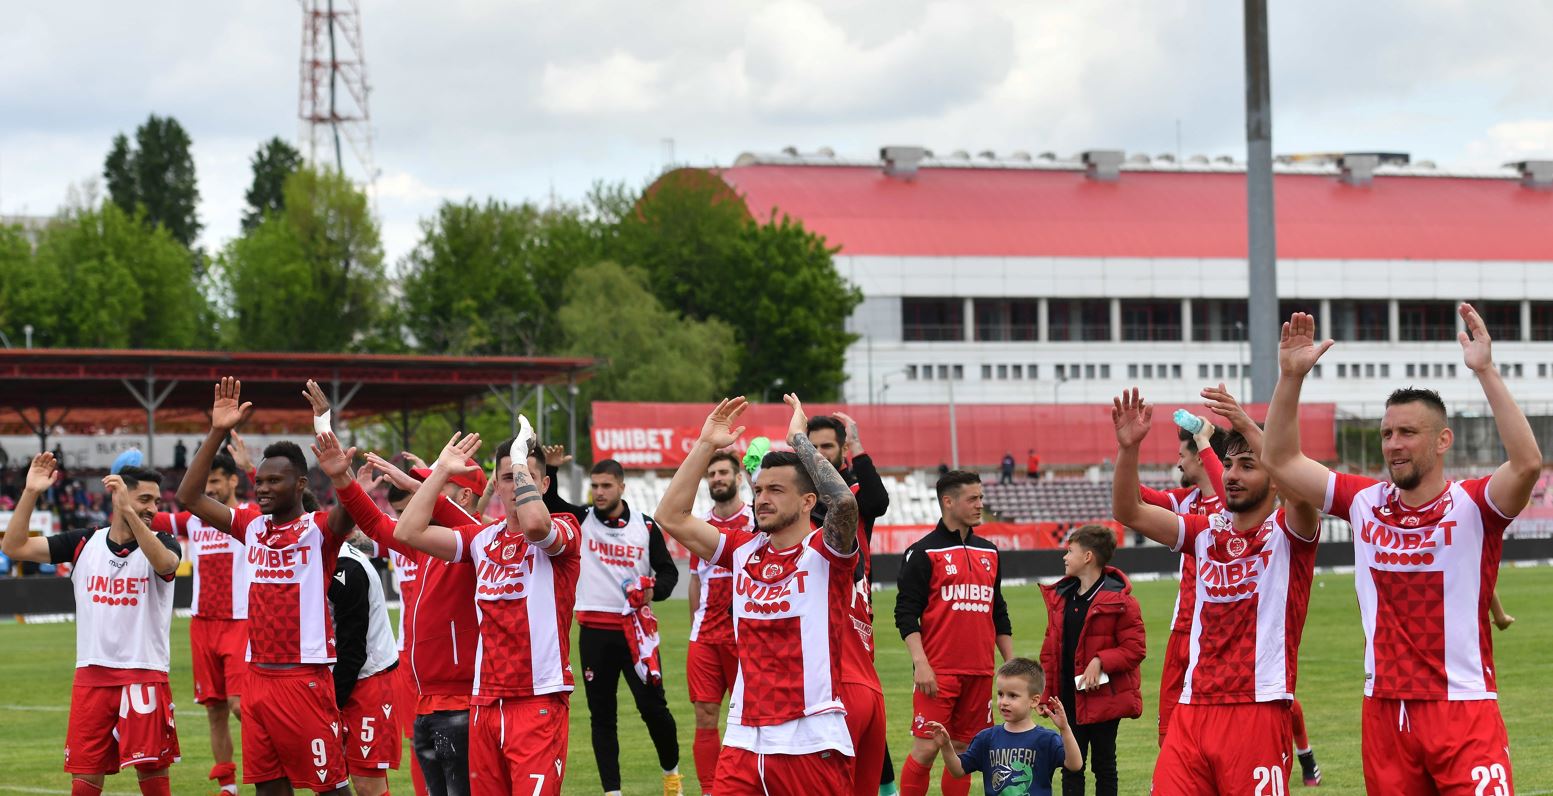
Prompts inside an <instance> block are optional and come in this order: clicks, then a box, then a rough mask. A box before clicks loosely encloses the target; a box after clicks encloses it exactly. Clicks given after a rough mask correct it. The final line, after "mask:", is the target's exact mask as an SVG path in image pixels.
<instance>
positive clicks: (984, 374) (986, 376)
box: [981, 365, 992, 381]
mask: <svg viewBox="0 0 1553 796" xmlns="http://www.w3.org/2000/svg"><path fill="white" fill-rule="evenodd" d="M981 378H982V380H984V381H990V380H991V379H992V366H991V365H982V366H981Z"/></svg>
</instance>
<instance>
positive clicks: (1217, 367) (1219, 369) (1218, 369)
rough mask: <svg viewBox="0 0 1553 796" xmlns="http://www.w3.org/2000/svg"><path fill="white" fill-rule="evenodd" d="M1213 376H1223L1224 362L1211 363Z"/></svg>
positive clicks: (1216, 377)
mask: <svg viewBox="0 0 1553 796" xmlns="http://www.w3.org/2000/svg"><path fill="white" fill-rule="evenodd" d="M1213 377H1214V378H1215V379H1222V378H1224V363H1222V362H1215V363H1214V364H1213Z"/></svg>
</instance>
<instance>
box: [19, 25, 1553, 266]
mask: <svg viewBox="0 0 1553 796" xmlns="http://www.w3.org/2000/svg"><path fill="white" fill-rule="evenodd" d="M337 1H338V2H339V3H340V4H341V5H342V6H343V5H344V3H345V0H337ZM362 5H363V6H364V8H363V12H362V13H363V31H364V48H363V49H364V50H365V54H366V57H367V71H368V76H369V81H370V83H371V85H372V88H373V91H372V94H371V103H370V105H371V113H372V119H373V129H374V136H375V139H374V140H375V150H376V163H377V167H378V169H379V170H380V173H381V177H380V179H379V181H378V197H379V205H378V206H379V211H380V214H381V217H382V222H383V225H384V235H383V237H384V243H385V246H386V248H387V250H388V254H389V258H390V261H391V262H397V260H398V259H399V258H400V257H401V256H402V255H403V254H404V253H405V252H407V251H408V250H409V249H410V248H411V247H413V246H414V244H415V241H416V239H417V237H418V235H419V228H418V220H419V219H420V218H423V217H426V216H428V215H430V214H431V213H432V211H433V210H434V208H435V207H436V206H437V204H438V203H439V202H441V201H443V200H444V199H447V198H462V197H468V196H474V197H480V198H483V197H487V196H495V197H499V198H502V199H506V200H511V201H521V200H524V199H533V200H544V199H546V198H547V197H549V196H551V195H552V194H553V195H555V196H559V197H562V198H577V197H579V196H581V195H582V193H583V192H584V191H585V190H586V189H587V188H588V186H589V185H590V184H592V183H593V182H594V181H596V180H624V181H627V182H630V183H633V184H640V183H643V182H645V181H646V180H648V179H650V178H651V177H652V176H653V175H654V174H656V173H657V172H658V170H659V169H661V168H662V166H663V164H664V163H665V161H666V160H667V158H668V157H669V154H668V153H669V147H668V146H667V145H666V143H665V142H666V140H668V139H672V140H673V149H672V151H673V156H674V158H675V159H676V160H677V161H679V162H689V163H693V164H728V163H730V162H731V161H732V160H733V159H734V158H735V157H736V156H737V155H738V154H739V153H740V152H744V151H767V152H769V151H776V150H779V149H780V148H782V147H784V146H788V145H794V146H797V147H799V148H800V149H803V150H812V149H815V148H818V147H820V146H830V147H833V148H834V149H835V150H836V151H837V153H838V154H841V155H846V156H854V157H864V156H868V155H871V154H873V153H876V152H877V151H878V147H879V146H880V145H881V144H887V143H900V144H922V145H925V146H928V147H930V148H933V149H935V150H937V151H940V152H946V151H949V150H954V149H966V150H969V151H972V152H976V151H980V150H985V149H991V150H995V151H999V152H1007V151H1012V150H1016V149H1023V150H1027V151H1030V152H1039V151H1043V150H1053V151H1056V152H1059V153H1064V154H1068V153H1073V152H1077V151H1079V150H1082V149H1089V148H1119V149H1125V150H1127V151H1129V152H1146V153H1150V154H1157V153H1161V152H1174V151H1175V150H1176V146H1177V144H1176V142H1177V132H1176V131H1177V124H1178V122H1179V126H1180V145H1181V151H1182V152H1183V153H1185V154H1188V155H1189V154H1193V153H1199V152H1201V153H1208V154H1230V155H1234V156H1235V157H1236V158H1237V159H1240V158H1243V157H1244V147H1245V144H1244V127H1243V105H1242V103H1243V97H1244V87H1243V77H1242V75H1243V66H1242V49H1241V30H1242V27H1241V26H1242V21H1241V15H1240V9H1241V3H1239V2H1234V1H1233V0H1218V1H1217V2H1207V0H1150V2H1137V0H1082V1H1081V2H1074V1H1072V0H1064V1H1063V2H1056V1H1054V0H1006V1H992V0H989V1H988V2H981V1H979V0H958V1H957V2H921V1H920V0H883V1H881V0H866V1H865V0H823V2H822V1H821V0H774V1H773V2H750V1H749V0H690V1H688V2H687V1H685V0H655V1H654V2H650V3H643V2H629V3H628V2H593V1H592V0H569V2H554V1H553V0H552V2H534V1H526V0H442V1H440V2H425V1H423V2H410V1H409V0H366V1H365V2H364V3H363V4H362ZM1270 5H1271V6H1273V7H1274V8H1273V10H1272V19H1271V29H1272V59H1273V98H1274V149H1275V150H1276V151H1277V152H1280V153H1284V152H1297V151H1331V150H1345V149H1346V150H1372V149H1383V150H1397V151H1405V152H1411V153H1412V154H1413V156H1414V158H1415V159H1425V158H1426V159H1431V160H1435V161H1436V162H1438V163H1439V164H1440V165H1441V166H1449V167H1464V168H1477V167H1492V166H1497V165H1499V164H1501V163H1503V162H1505V161H1508V160H1513V159H1522V158H1525V157H1528V156H1532V157H1537V156H1540V157H1553V53H1550V51H1549V49H1548V46H1547V41H1548V38H1547V37H1548V32H1549V31H1550V30H1553V3H1547V2H1520V1H1518V0H1516V1H1512V2H1468V1H1467V0H1372V1H1371V2H1366V3H1351V2H1343V1H1340V0H1301V1H1300V2H1274V3H1270ZM301 30H302V13H301V6H300V5H299V4H298V3H296V2H288V1H287V0H223V2H218V3H194V2H187V1H186V0H184V1H179V0H138V2H134V3H122V2H106V1H105V0H84V1H83V2H75V3H25V4H11V6H10V7H8V8H7V9H6V12H5V23H4V25H3V26H0V53H3V54H4V55H3V56H0V215H15V214H32V215H45V214H50V213H52V212H54V210H56V209H57V208H58V207H59V205H60V204H61V203H62V202H63V201H64V199H65V195H66V191H67V190H68V188H69V186H70V185H71V184H73V183H80V182H81V181H82V180H84V179H88V178H99V179H100V177H99V175H100V174H101V171H102V160H103V156H104V154H105V153H106V152H107V149H108V146H109V143H110V141H111V139H112V137H113V135H114V134H115V133H117V132H120V131H124V132H127V133H131V132H133V130H134V128H135V126H136V125H137V124H139V123H140V122H142V121H143V120H144V119H145V118H146V116H147V115H148V114H150V113H157V114H164V115H172V116H174V117H176V118H177V119H178V120H179V121H180V122H182V123H183V125H184V127H186V128H187V129H188V131H189V133H190V135H191V136H192V137H193V139H194V152H195V159H196V164H197V167H198V177H199V188H200V194H201V198H202V202H201V206H200V217H201V221H202V222H203V223H204V224H205V231H204V234H203V242H204V243H205V244H206V245H207V246H210V247H216V246H219V245H221V244H222V243H223V242H224V241H226V240H227V239H229V238H230V237H231V236H233V235H235V234H236V233H237V230H238V219H239V217H240V215H241V211H242V205H243V197H242V194H243V191H244V190H245V188H246V187H247V184H248V181H249V177H250V171H249V164H248V159H249V156H250V155H251V154H252V152H253V150H254V148H255V147H256V146H257V144H258V143H259V142H260V141H261V140H263V139H266V138H268V137H270V136H273V135H280V136H283V137H285V138H288V139H290V140H292V141H294V142H295V141H297V139H298V136H299V130H300V127H299V123H298V121H297V106H298V102H297V93H298V72H299V69H298V64H299V58H300V53H301ZM352 168H354V166H352Z"/></svg>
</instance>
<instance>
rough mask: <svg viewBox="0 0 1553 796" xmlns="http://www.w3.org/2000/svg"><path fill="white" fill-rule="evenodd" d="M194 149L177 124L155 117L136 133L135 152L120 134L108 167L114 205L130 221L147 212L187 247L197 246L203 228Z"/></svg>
mask: <svg viewBox="0 0 1553 796" xmlns="http://www.w3.org/2000/svg"><path fill="white" fill-rule="evenodd" d="M192 145H193V143H192V142H191V141H190V139H189V134H188V132H186V131H185V130H184V129H183V125H181V124H179V123H178V120H177V119H174V118H172V117H171V116H168V117H162V116H157V115H156V114H152V115H151V116H150V117H149V118H147V119H146V121H145V123H144V124H141V125H140V127H138V128H136V129H135V145H134V147H131V146H130V145H129V141H128V139H126V138H125V137H124V135H123V134H122V133H120V134H119V135H117V136H115V137H114V139H113V146H112V148H111V149H110V150H109V151H108V157H107V159H106V160H105V161H104V163H103V179H104V180H105V181H106V182H107V185H108V196H109V197H110V198H112V199H113V203H114V204H116V205H118V206H119V209H121V210H123V211H124V213H125V214H126V215H129V216H133V215H135V213H136V208H137V207H144V208H145V216H144V218H145V220H146V221H147V222H148V223H151V224H160V225H162V226H163V227H166V228H167V231H168V232H170V233H172V236H173V239H175V240H177V241H178V242H179V243H182V244H183V245H184V246H185V247H191V246H193V245H194V239H195V238H197V237H199V233H200V228H201V226H200V222H199V199H200V194H199V187H198V185H197V183H196V180H195V176H194V156H193V154H192V153H191V152H190V148H191V146H192Z"/></svg>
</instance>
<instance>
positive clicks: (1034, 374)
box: [1025, 362, 1041, 379]
mask: <svg viewBox="0 0 1553 796" xmlns="http://www.w3.org/2000/svg"><path fill="white" fill-rule="evenodd" d="M1025 375H1026V376H1028V377H1029V378H1032V379H1039V378H1040V377H1041V366H1040V365H1037V364H1035V363H1034V362H1031V363H1030V367H1028V368H1025Z"/></svg>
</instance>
